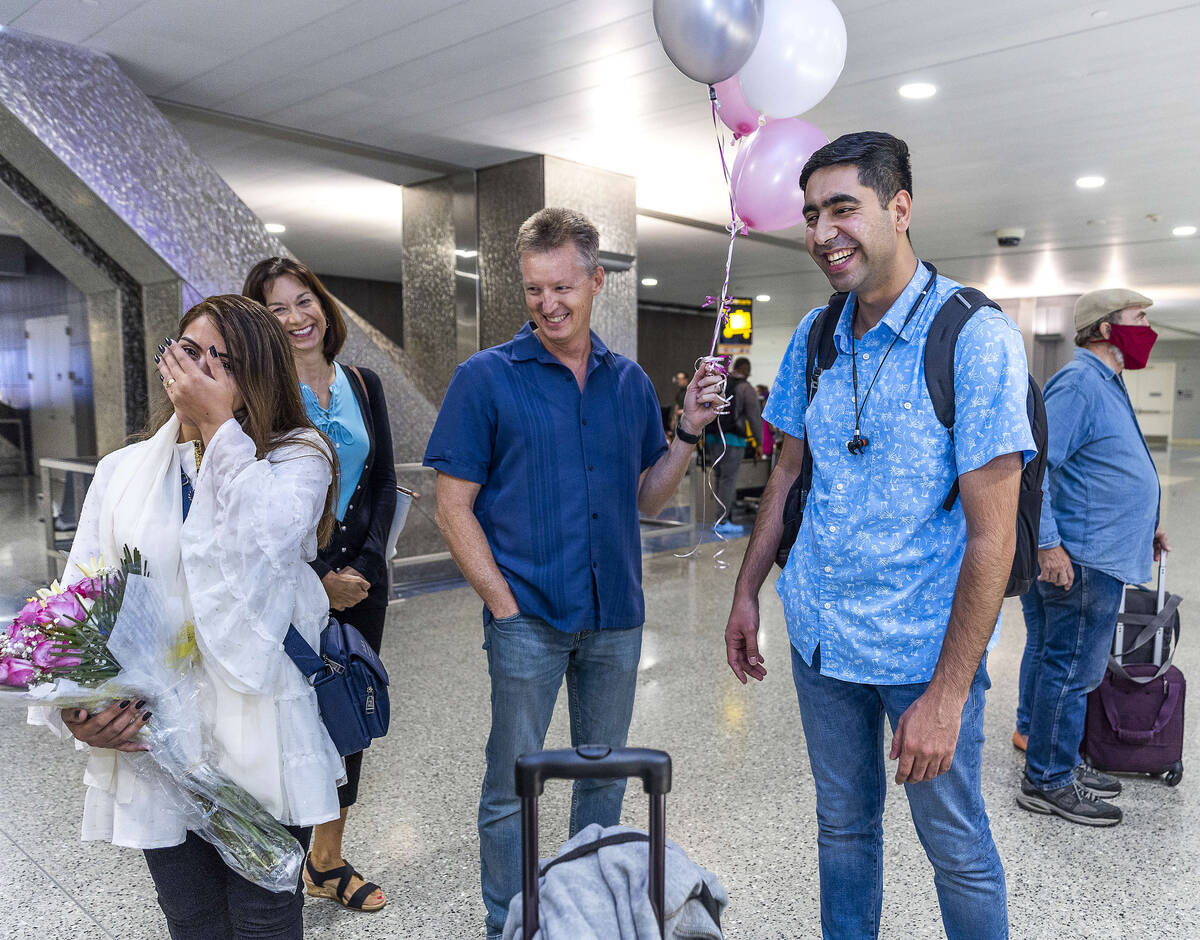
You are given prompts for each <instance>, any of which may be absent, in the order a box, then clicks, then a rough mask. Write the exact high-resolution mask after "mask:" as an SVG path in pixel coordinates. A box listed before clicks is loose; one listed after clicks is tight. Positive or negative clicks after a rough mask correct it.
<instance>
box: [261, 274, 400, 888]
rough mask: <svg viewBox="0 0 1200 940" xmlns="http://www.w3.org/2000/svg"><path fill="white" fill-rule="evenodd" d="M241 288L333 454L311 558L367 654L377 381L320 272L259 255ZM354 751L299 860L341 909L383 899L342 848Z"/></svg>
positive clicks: (387, 504) (380, 464) (377, 632)
mask: <svg viewBox="0 0 1200 940" xmlns="http://www.w3.org/2000/svg"><path fill="white" fill-rule="evenodd" d="M242 293H243V294H245V295H246V296H247V297H250V298H252V299H253V300H256V301H258V302H259V303H261V304H263V305H264V306H265V307H266V308H267V309H268V310H270V311H271V313H273V314H274V315H275V316H276V317H277V318H278V320H279V323H280V324H281V325H282V326H283V328H284V330H285V331H286V333H287V338H288V342H289V343H290V344H291V348H292V354H293V356H294V357H295V361H296V372H297V375H298V378H299V382H300V393H301V395H302V396H303V399H304V407H305V408H306V409H307V413H308V416H309V418H310V419H311V420H312V422H313V424H314V425H315V426H316V427H317V428H319V429H320V430H321V431H322V432H324V433H325V434H326V435H327V436H328V437H329V439H330V440H331V441H332V442H333V446H334V449H335V452H336V454H337V459H338V477H337V487H336V489H337V499H336V501H335V505H334V515H335V516H336V525H335V528H334V534H333V538H332V539H331V540H330V542H329V544H328V545H326V546H325V547H324V548H323V549H322V550H321V552H320V554H319V555H318V556H317V558H316V560H315V561H314V562H313V563H312V567H313V569H314V570H315V571H316V573H317V574H318V575H319V576H320V578H321V583H322V584H323V585H324V587H325V592H326V594H327V595H328V598H329V606H330V608H331V609H332V611H333V614H334V616H335V617H337V618H338V620H340V621H341V622H343V623H348V624H350V625H352V626H354V627H355V628H357V629H358V631H359V633H361V634H362V635H363V637H364V638H365V639H366V641H367V642H368V643H369V644H370V645H371V647H372V648H373V649H374V650H375V652H376V653H378V652H379V647H380V644H381V643H382V640H383V623H384V619H385V617H386V615H387V603H388V578H387V562H386V560H385V557H384V556H385V553H386V551H387V549H388V546H387V545H386V544H385V543H386V542H387V537H388V533H389V531H390V529H391V525H392V516H393V514H394V512H395V508H396V468H395V464H394V463H393V462H392V432H391V424H390V423H389V420H388V413H387V402H386V401H385V400H384V396H383V384H382V383H381V382H380V381H379V377H378V376H376V374H375V373H374V372H372V371H371V370H370V369H365V368H356V367H354V366H352V365H346V364H343V363H341V362H338V361H336V359H335V358H334V357H335V356H337V354H338V352H339V351H340V350H341V348H342V344H343V343H344V342H345V340H346V325H345V322H344V321H343V320H342V314H341V311H340V310H338V306H337V304H336V303H335V302H334V299H333V297H332V296H331V295H330V293H329V291H328V290H326V289H325V285H323V284H322V283H321V281H320V279H319V278H318V277H317V276H316V275H315V274H313V272H312V271H310V270H309V269H308V268H307V267H305V266H304V265H303V264H301V263H300V262H298V261H293V260H292V259H290V258H267V259H266V260H264V261H260V262H259V263H258V264H256V265H255V266H254V267H253V268H252V269H251V270H250V273H249V274H248V275H247V276H246V283H245V285H244V286H243V287H242ZM361 773H362V753H361V752H359V753H357V754H349V755H347V756H346V783H345V784H343V785H342V787H340V788H339V790H338V799H339V801H340V803H341V808H342V812H341V816H340V818H339V819H336V820H334V821H333V822H331V823H328V824H326V825H322V826H318V827H317V828H316V829H315V830H314V831H313V840H312V851H311V854H310V856H309V857H308V858H307V859H305V866H304V879H305V882H306V884H307V886H308V893H309V894H310V895H312V896H314V897H321V898H332V899H333V900H336V901H339V902H340V903H341V904H343V905H344V906H346V907H350V908H353V909H355V910H360V911H377V910H379V909H380V908H381V907H383V906H384V905H385V904H386V903H387V899H386V897H385V896H384V894H383V891H381V890H380V888H379V886H378V885H376V884H374V883H373V882H369V881H366V880H365V879H364V878H363V877H362V876H361V875H360V874H359V873H358V872H357V871H355V869H354V866H352V865H351V864H350V863H349V862H347V861H346V859H345V858H344V857H343V855H342V833H343V830H344V828H345V823H346V816H347V813H348V811H349V809H350V807H351V806H353V805H354V803H355V801H356V800H357V799H358V783H359V778H360V776H361Z"/></svg>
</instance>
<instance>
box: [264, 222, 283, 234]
mask: <svg viewBox="0 0 1200 940" xmlns="http://www.w3.org/2000/svg"><path fill="white" fill-rule="evenodd" d="M263 228H265V229H266V230H267V231H268V232H270V233H271V234H272V235H282V234H283V233H284V232H286V231H287V226H286V225H280V224H279V223H278V222H268V223H267V224H266V225H264V226H263Z"/></svg>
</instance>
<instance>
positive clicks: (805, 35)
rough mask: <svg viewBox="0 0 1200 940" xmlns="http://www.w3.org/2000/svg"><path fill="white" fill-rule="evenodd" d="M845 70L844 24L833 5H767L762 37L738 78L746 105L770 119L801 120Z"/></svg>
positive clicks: (784, 0) (820, 0)
mask: <svg viewBox="0 0 1200 940" xmlns="http://www.w3.org/2000/svg"><path fill="white" fill-rule="evenodd" d="M845 64H846V22H845V20H843V19H842V14H841V13H840V12H839V11H838V8H837V7H836V6H834V4H833V0H766V4H765V7H764V9H763V26H762V33H761V34H760V35H759V37H758V44H757V45H756V46H755V47H754V51H753V52H752V53H750V58H749V59H748V60H747V61H746V64H745V65H743V66H742V69H741V71H740V72H738V79H739V80H740V81H741V83H742V91H743V93H744V94H745V95H746V100H747V101H749V102H750V104H751V105H753V106H754V107H755V108H757V109H758V110H760V111H762V112H763V113H764V114H766V115H767V116H768V117H775V118H782V117H792V116H794V115H797V114H803V113H804V112H805V111H807V110H808V109H809V108H812V107H813V106H815V105H816V104H817V103H818V102H820V101H821V99H822V98H824V97H825V96H826V95H827V94H829V90H830V89H831V88H833V86H834V84H835V83H836V82H837V80H838V76H840V75H841V74H842V67H843V66H844V65H845Z"/></svg>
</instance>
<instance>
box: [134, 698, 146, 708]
mask: <svg viewBox="0 0 1200 940" xmlns="http://www.w3.org/2000/svg"><path fill="white" fill-rule="evenodd" d="M145 704H146V700H145V699H144V698H143V699H138V701H136V702H134V703H133V707H134V708H141V707H142V706H143V705H145Z"/></svg>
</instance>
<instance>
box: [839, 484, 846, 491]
mask: <svg viewBox="0 0 1200 940" xmlns="http://www.w3.org/2000/svg"><path fill="white" fill-rule="evenodd" d="M837 488H838V489H839V490H844V489H845V488H846V484H845V483H839V484H838V485H837Z"/></svg>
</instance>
